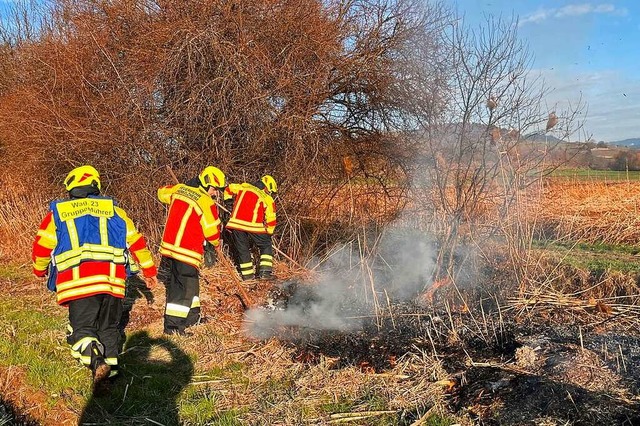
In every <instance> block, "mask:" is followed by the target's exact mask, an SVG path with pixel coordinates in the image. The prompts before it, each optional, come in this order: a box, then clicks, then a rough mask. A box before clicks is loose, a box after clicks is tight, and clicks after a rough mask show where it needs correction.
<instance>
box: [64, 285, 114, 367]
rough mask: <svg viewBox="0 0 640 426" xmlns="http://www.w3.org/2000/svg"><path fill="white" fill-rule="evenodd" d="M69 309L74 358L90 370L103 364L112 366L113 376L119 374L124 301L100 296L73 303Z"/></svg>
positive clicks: (109, 296) (69, 339)
mask: <svg viewBox="0 0 640 426" xmlns="http://www.w3.org/2000/svg"><path fill="white" fill-rule="evenodd" d="M68 307H69V333H70V334H68V335H67V343H69V345H71V354H72V355H73V357H74V358H76V359H78V360H80V362H81V363H82V364H83V365H85V366H87V367H88V368H91V369H92V370H93V369H95V367H96V364H97V363H98V362H100V361H104V362H106V363H107V364H109V365H110V366H111V376H115V375H116V374H118V351H119V348H120V332H119V330H118V323H119V321H120V316H121V315H122V299H120V298H117V297H114V296H111V295H109V294H98V295H95V296H89V297H84V298H82V299H76V300H72V301H71V302H69V304H68Z"/></svg>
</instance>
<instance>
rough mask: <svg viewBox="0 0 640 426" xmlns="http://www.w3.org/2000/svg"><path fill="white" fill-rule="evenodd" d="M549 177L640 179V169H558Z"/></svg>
mask: <svg viewBox="0 0 640 426" xmlns="http://www.w3.org/2000/svg"><path fill="white" fill-rule="evenodd" d="M548 177H549V178H564V179H569V180H579V181H583V180H587V181H588V180H592V181H605V182H606V181H612V182H613V181H638V180H640V171H628V172H627V171H618V170H591V169H557V170H555V171H554V172H553V173H551V174H550V175H549V176H548Z"/></svg>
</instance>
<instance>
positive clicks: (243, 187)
mask: <svg viewBox="0 0 640 426" xmlns="http://www.w3.org/2000/svg"><path fill="white" fill-rule="evenodd" d="M277 191H278V187H277V185H276V181H275V179H274V178H273V177H272V176H270V175H265V176H263V177H262V179H260V181H258V182H256V183H254V184H250V183H246V182H245V183H241V184H230V185H229V186H228V187H227V189H225V192H224V198H225V199H226V200H229V199H231V198H233V209H232V211H231V217H230V218H229V222H228V223H227V225H226V226H227V229H229V230H231V233H232V235H233V242H234V245H235V247H236V250H237V254H238V263H239V265H238V266H239V269H240V275H241V276H242V279H243V280H250V279H254V278H255V268H254V265H253V260H252V258H251V244H252V243H253V244H255V245H256V246H257V247H258V249H259V250H260V262H259V265H258V277H259V278H261V279H271V278H273V272H272V271H273V244H272V241H271V236H272V235H273V232H274V230H275V227H276V206H275V202H274V201H273V198H272V196H271V194H276V192H277Z"/></svg>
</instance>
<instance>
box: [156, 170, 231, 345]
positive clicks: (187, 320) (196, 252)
mask: <svg viewBox="0 0 640 426" xmlns="http://www.w3.org/2000/svg"><path fill="white" fill-rule="evenodd" d="M225 181H226V178H225V175H224V173H223V172H222V171H221V170H220V169H218V168H217V167H213V166H208V167H206V168H205V169H204V170H203V171H202V172H201V173H200V175H199V176H198V177H197V178H194V179H191V180H190V181H189V182H187V183H186V184H181V183H178V184H176V185H170V186H165V187H162V188H160V189H158V199H159V200H160V201H161V202H162V203H164V204H168V205H169V214H168V216H167V222H166V225H165V228H164V233H163V235H162V242H161V244H160V254H161V255H162V261H161V263H160V275H161V277H162V280H163V281H164V283H165V285H166V287H167V303H166V307H165V314H164V332H165V333H166V334H181V335H184V334H186V332H185V328H187V327H190V326H192V325H195V324H197V323H198V322H199V321H200V283H199V277H198V275H199V269H200V266H201V265H202V261H203V253H204V242H205V241H208V242H210V243H211V244H212V245H213V246H214V247H217V246H218V245H219V244H220V219H219V217H218V208H217V207H216V204H215V202H214V200H213V199H212V198H211V197H212V196H213V195H215V193H216V191H222V190H224V188H225Z"/></svg>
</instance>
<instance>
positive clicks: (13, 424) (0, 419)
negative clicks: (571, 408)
mask: <svg viewBox="0 0 640 426" xmlns="http://www.w3.org/2000/svg"><path fill="white" fill-rule="evenodd" d="M0 425H6V426H38V425H39V423H38V422H37V421H35V420H33V419H32V418H30V417H29V416H27V415H25V414H22V413H20V412H19V411H18V410H17V409H16V408H15V407H14V406H13V404H11V403H10V402H9V401H5V400H4V398H3V397H2V395H0Z"/></svg>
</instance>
